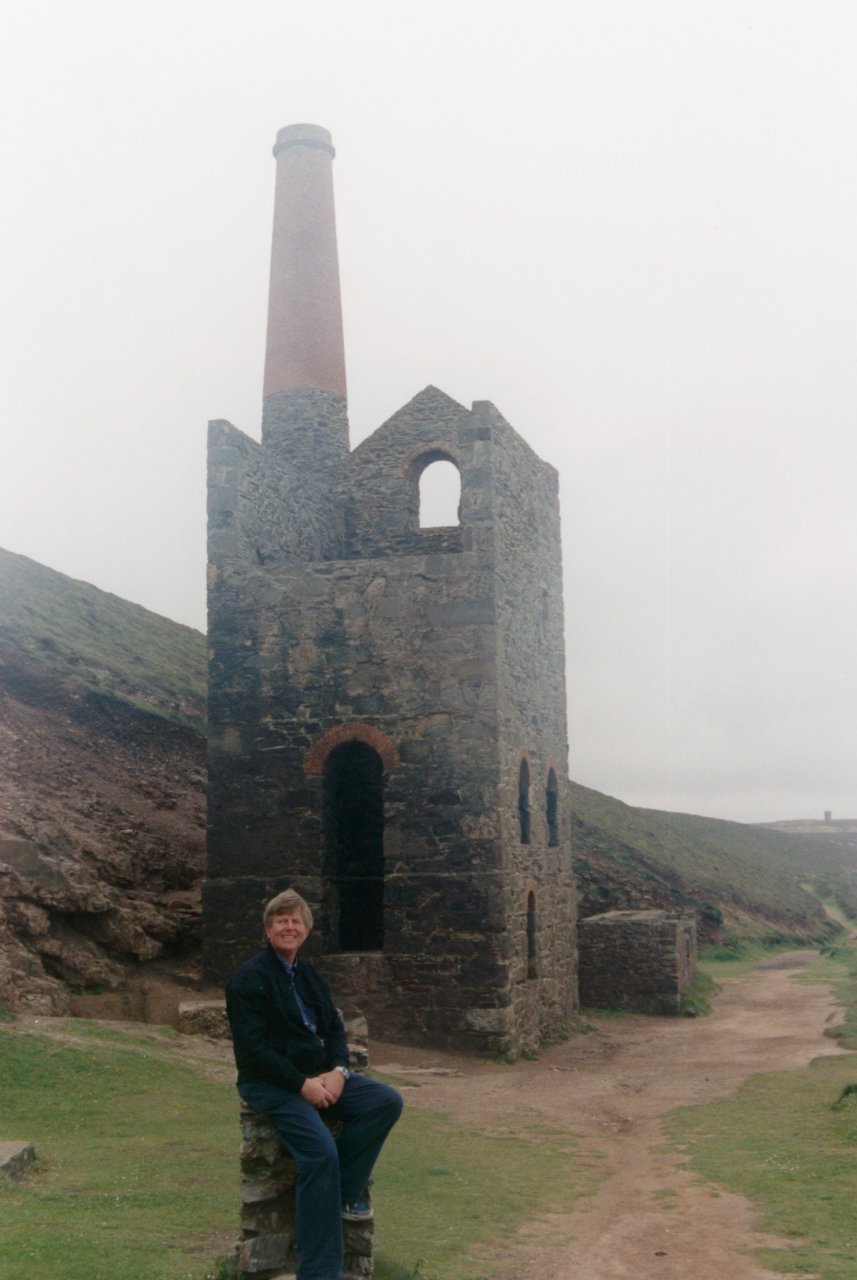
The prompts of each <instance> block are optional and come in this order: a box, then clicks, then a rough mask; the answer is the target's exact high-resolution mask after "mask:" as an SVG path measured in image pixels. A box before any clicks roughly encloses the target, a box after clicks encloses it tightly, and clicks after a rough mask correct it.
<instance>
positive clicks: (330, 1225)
mask: <svg viewBox="0 0 857 1280" xmlns="http://www.w3.org/2000/svg"><path fill="white" fill-rule="evenodd" d="M238 1092H239V1093H240V1094H241V1097H242V1098H243V1099H244V1101H245V1102H246V1103H247V1105H248V1106H250V1107H252V1108H253V1110H254V1111H261V1112H262V1113H263V1114H264V1115H266V1116H268V1118H269V1119H270V1121H271V1123H272V1124H273V1125H274V1127H275V1129H276V1130H277V1132H278V1133H279V1135H280V1141H281V1142H282V1144H283V1146H284V1147H285V1148H286V1150H287V1151H288V1153H289V1155H290V1156H291V1157H292V1158H293V1160H294V1162H295V1164H296V1165H297V1169H298V1181H297V1189H296V1192H295V1214H296V1219H297V1248H298V1280H341V1276H342V1262H343V1252H342V1205H343V1204H350V1203H351V1202H352V1201H354V1200H357V1199H359V1197H360V1196H361V1195H362V1194H363V1192H364V1191H365V1189H366V1185H367V1183H368V1182H369V1177H370V1175H371V1173H372V1169H373V1167H374V1165H375V1161H376V1160H377V1159H378V1155H379V1153H380V1151H381V1148H382V1146H383V1145H384V1139H385V1138H386V1137H387V1134H388V1133H389V1132H390V1130H391V1129H392V1127H393V1125H394V1124H395V1123H396V1121H397V1120H398V1118H399V1116H400V1114H401V1111H402V1099H401V1097H400V1095H399V1094H398V1093H397V1092H396V1090H395V1089H391V1088H390V1087H389V1085H386V1084H381V1083H379V1081H377V1080H367V1079H366V1077H365V1076H352V1077H351V1079H350V1080H346V1081H345V1088H344V1089H343V1090H342V1094H341V1096H340V1097H339V1099H338V1101H337V1102H335V1103H334V1104H333V1106H332V1107H327V1108H326V1111H327V1114H328V1115H329V1116H333V1117H334V1118H335V1119H336V1120H341V1121H342V1132H341V1133H340V1135H339V1137H338V1138H337V1139H336V1141H334V1139H333V1135H332V1134H331V1132H330V1130H329V1129H328V1128H327V1127H326V1125H325V1124H324V1123H323V1122H322V1119H321V1116H320V1114H319V1112H318V1111H317V1110H316V1109H315V1107H314V1106H312V1104H311V1103H309V1102H307V1101H306V1099H305V1098H302V1097H301V1096H300V1094H299V1093H291V1092H290V1091H289V1090H287V1089H280V1088H278V1087H277V1086H276V1085H273V1084H255V1083H254V1084H240V1085H239V1086H238Z"/></svg>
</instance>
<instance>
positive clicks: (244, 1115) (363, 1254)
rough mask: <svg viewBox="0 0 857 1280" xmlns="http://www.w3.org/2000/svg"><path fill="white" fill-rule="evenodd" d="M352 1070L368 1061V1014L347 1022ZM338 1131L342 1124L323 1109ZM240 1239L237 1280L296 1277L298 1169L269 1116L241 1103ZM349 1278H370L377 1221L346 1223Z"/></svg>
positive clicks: (234, 1264) (234, 1265) (232, 1271)
mask: <svg viewBox="0 0 857 1280" xmlns="http://www.w3.org/2000/svg"><path fill="white" fill-rule="evenodd" d="M345 1030H346V1035H347V1037H348V1052H349V1064H350V1066H351V1070H352V1071H360V1070H365V1068H366V1067H367V1065H368V1057H369V1055H368V1048H367V1045H368V1030H367V1026H366V1020H365V1019H364V1018H354V1019H350V1020H349V1019H347V1018H346V1020H345ZM321 1118H322V1119H323V1120H324V1123H325V1124H326V1125H327V1127H328V1128H329V1129H330V1130H331V1132H332V1133H333V1134H334V1135H336V1133H337V1131H338V1129H339V1127H340V1126H339V1123H338V1122H337V1121H336V1120H334V1119H332V1118H331V1117H328V1116H326V1115H324V1114H323V1113H321ZM240 1119H241V1149H240V1160H241V1239H240V1240H239V1242H238V1244H237V1246H236V1249H235V1253H234V1255H233V1256H232V1257H231V1258H230V1259H229V1261H228V1263H227V1271H228V1274H229V1275H230V1276H232V1277H235V1280H294V1278H295V1269H296V1266H297V1255H296V1253H295V1184H296V1182H297V1169H296V1167H295V1162H294V1161H293V1160H292V1158H291V1156H290V1155H289V1154H288V1152H287V1151H285V1150H284V1149H283V1147H282V1145H281V1143H280V1139H279V1135H278V1134H277V1131H276V1129H275V1128H274V1126H273V1125H272V1124H271V1122H270V1121H269V1120H268V1118H267V1117H266V1116H264V1115H260V1114H259V1112H258V1111H254V1110H253V1108H252V1107H248V1106H247V1104H246V1103H245V1102H242V1103H241V1113H240ZM342 1225H343V1228H344V1234H345V1277H346V1280H370V1278H371V1276H372V1273H373V1265H374V1264H373V1234H374V1222H373V1221H372V1219H371V1218H370V1219H369V1220H368V1221H366V1222H343V1224H342Z"/></svg>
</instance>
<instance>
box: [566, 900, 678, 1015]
mask: <svg viewBox="0 0 857 1280" xmlns="http://www.w3.org/2000/svg"><path fill="white" fill-rule="evenodd" d="M578 945H579V948H580V1000H581V1003H582V1004H584V1005H590V1006H592V1007H593V1008H604V1009H630V1010H633V1011H635V1012H638V1013H655V1014H678V1013H680V1012H681V995H682V992H683V991H686V990H687V988H688V986H689V985H690V983H691V982H692V981H693V978H694V975H695V973H696V920H695V918H694V917H693V916H690V915H687V916H685V915H682V916H675V915H670V914H668V913H667V912H666V911H658V910H650V911H608V912H606V913H605V914H604V915H598V916H589V917H588V918H587V919H585V920H581V921H580V922H579V924H578Z"/></svg>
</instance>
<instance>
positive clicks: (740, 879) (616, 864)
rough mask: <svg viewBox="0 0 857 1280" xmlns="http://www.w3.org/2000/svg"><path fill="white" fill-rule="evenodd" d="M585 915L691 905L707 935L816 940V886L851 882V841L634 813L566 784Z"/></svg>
mask: <svg viewBox="0 0 857 1280" xmlns="http://www.w3.org/2000/svg"><path fill="white" fill-rule="evenodd" d="M572 808H573V813H574V853H575V868H576V871H577V874H578V878H579V883H580V888H581V896H582V899H583V913H584V914H591V913H594V912H597V911H605V910H611V909H613V908H615V907H626V906H643V905H646V906H665V907H670V908H672V909H674V910H680V909H683V910H695V911H696V912H697V915H698V917H699V920H700V924H701V928H702V933H703V936H704V937H707V938H709V939H710V940H715V939H722V938H723V937H724V935H725V934H728V933H730V932H731V933H736V934H739V935H742V936H748V937H758V938H767V939H769V940H772V941H773V940H776V939H777V938H788V937H794V938H795V939H806V940H807V941H810V940H822V939H824V938H825V937H826V936H828V934H829V933H830V923H829V921H828V919H827V917H826V916H825V913H824V910H823V908H822V907H821V905H820V904H819V902H818V901H817V900H816V898H815V897H814V896H813V895H812V894H811V893H810V892H808V891H807V888H805V887H802V886H803V885H806V884H812V885H814V886H818V887H819V888H821V889H823V890H825V891H826V892H827V893H828V894H829V896H836V897H838V896H839V893H838V892H837V890H840V891H844V889H845V887H846V886H847V885H848V883H849V881H850V883H852V884H855V883H857V881H855V879H854V878H855V876H857V846H855V845H850V846H849V845H847V844H845V843H841V844H836V843H831V842H830V841H829V840H827V839H826V838H825V837H822V836H819V837H811V836H802V837H798V836H792V835H788V834H785V833H783V832H781V831H776V830H772V829H770V828H768V827H764V826H749V825H746V824H743V823H737V822H724V821H721V820H719V819H716V818H702V817H697V816H695V815H692V814H683V813H664V812H661V811H659V810H655V809H635V808H632V807H631V806H630V805H626V804H623V803H622V802H621V801H619V800H614V799H613V798H612V797H610V796H604V795H601V794H600V792H597V791H590V790H589V789H588V788H587V787H581V786H579V785H577V784H572Z"/></svg>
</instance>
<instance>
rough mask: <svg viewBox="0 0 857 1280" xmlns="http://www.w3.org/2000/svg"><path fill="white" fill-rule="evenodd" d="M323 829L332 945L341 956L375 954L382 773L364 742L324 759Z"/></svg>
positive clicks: (379, 934)
mask: <svg viewBox="0 0 857 1280" xmlns="http://www.w3.org/2000/svg"><path fill="white" fill-rule="evenodd" d="M324 825H325V845H326V850H327V865H328V868H329V871H330V875H331V879H332V889H333V893H332V903H331V907H332V923H333V938H334V945H335V947H336V948H337V949H338V950H340V951H380V950H381V949H382V947H383V945H384V797H383V768H382V764H381V757H380V756H379V755H378V752H377V751H375V750H373V748H372V747H369V746H367V745H366V743H365V742H346V743H343V745H342V746H340V747H337V748H336V749H335V750H334V751H332V752H331V753H330V755H329V757H328V759H327V763H326V766H325V773H324Z"/></svg>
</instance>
